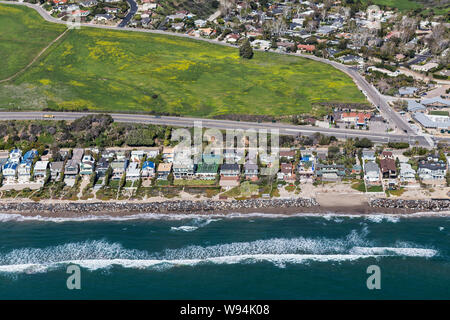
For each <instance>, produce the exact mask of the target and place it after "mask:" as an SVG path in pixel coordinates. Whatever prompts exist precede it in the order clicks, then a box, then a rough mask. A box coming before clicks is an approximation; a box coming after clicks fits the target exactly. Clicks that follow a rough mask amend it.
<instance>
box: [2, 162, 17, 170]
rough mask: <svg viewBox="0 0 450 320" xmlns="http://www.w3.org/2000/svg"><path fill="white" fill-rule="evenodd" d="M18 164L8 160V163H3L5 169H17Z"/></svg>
mask: <svg viewBox="0 0 450 320" xmlns="http://www.w3.org/2000/svg"><path fill="white" fill-rule="evenodd" d="M17 166H18V164H17V163H15V162H6V163H5V164H4V165H3V170H6V169H12V170H16V169H17Z"/></svg>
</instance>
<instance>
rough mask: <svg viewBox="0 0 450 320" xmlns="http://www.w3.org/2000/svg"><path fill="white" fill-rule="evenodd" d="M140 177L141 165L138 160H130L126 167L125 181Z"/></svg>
mask: <svg viewBox="0 0 450 320" xmlns="http://www.w3.org/2000/svg"><path fill="white" fill-rule="evenodd" d="M140 178H141V166H140V164H139V162H130V165H129V166H128V168H127V181H136V180H139V179H140Z"/></svg>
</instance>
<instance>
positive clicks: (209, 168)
mask: <svg viewBox="0 0 450 320" xmlns="http://www.w3.org/2000/svg"><path fill="white" fill-rule="evenodd" d="M218 170H219V165H218V164H213V163H200V164H199V165H198V166H197V173H217V171H218Z"/></svg>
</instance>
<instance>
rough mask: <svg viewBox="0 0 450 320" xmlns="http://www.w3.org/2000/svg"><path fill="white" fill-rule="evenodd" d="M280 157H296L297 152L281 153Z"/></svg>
mask: <svg viewBox="0 0 450 320" xmlns="http://www.w3.org/2000/svg"><path fill="white" fill-rule="evenodd" d="M280 157H295V150H289V151H280Z"/></svg>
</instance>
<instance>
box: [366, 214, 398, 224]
mask: <svg viewBox="0 0 450 320" xmlns="http://www.w3.org/2000/svg"><path fill="white" fill-rule="evenodd" d="M365 218H366V220H369V221H371V222H375V223H381V222H383V221H386V222H392V223H396V222H398V221H400V217H399V216H398V215H392V214H373V215H367V216H366V217H365Z"/></svg>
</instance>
